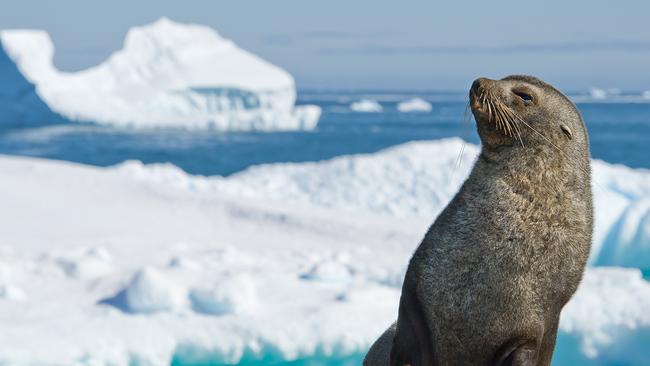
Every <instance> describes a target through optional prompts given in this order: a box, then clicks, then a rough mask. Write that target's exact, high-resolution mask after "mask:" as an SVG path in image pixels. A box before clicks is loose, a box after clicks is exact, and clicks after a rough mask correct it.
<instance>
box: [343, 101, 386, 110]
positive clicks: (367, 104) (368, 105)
mask: <svg viewBox="0 0 650 366" xmlns="http://www.w3.org/2000/svg"><path fill="white" fill-rule="evenodd" d="M383 109H384V108H383V107H382V106H381V104H379V103H378V102H377V101H374V100H371V99H362V100H360V101H358V102H354V103H352V104H350V110H352V111H353V112H365V113H377V112H381V111H382V110H383Z"/></svg>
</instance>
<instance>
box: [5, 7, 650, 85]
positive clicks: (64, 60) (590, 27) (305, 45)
mask: <svg viewBox="0 0 650 366" xmlns="http://www.w3.org/2000/svg"><path fill="white" fill-rule="evenodd" d="M0 3H2V9H3V11H2V12H0V29H11V28H38V29H45V30H47V31H48V32H49V33H50V36H51V37H52V39H53V41H54V44H55V47H56V53H55V56H54V62H55V65H56V66H57V67H59V68H60V69H62V70H66V71H75V70H80V69H83V68H86V67H89V66H92V65H95V64H98V63H100V62H102V60H104V59H106V58H107V57H108V56H109V55H110V54H111V53H112V52H114V51H116V50H118V49H119V48H120V47H121V45H122V43H123V41H124V36H125V34H126V32H127V31H128V29H129V28H130V27H132V26H135V25H142V24H146V23H149V22H152V21H154V20H156V19H158V18H159V17H161V16H167V17H169V18H171V19H173V20H176V21H181V22H191V23H200V24H206V25H209V26H211V27H213V28H215V29H216V30H217V31H218V32H219V33H220V34H221V35H222V36H225V37H227V38H230V39H232V40H233V41H235V43H237V44H238V45H239V46H240V47H242V48H244V49H246V50H249V51H251V52H253V53H255V54H257V55H259V56H261V57H263V58H264V59H266V60H268V61H270V62H272V63H274V64H276V65H278V66H281V67H283V68H284V69H286V70H287V71H289V72H290V73H291V74H292V75H293V76H294V77H295V79H296V83H297V85H298V87H299V88H302V89H382V90H464V89H466V88H467V87H468V86H469V85H470V84H471V81H472V80H473V79H475V78H476V77H479V76H486V77H490V78H500V77H503V76H506V75H509V74H520V73H524V74H532V75H535V76H538V77H541V78H542V79H544V80H546V81H548V82H550V83H552V84H554V85H556V86H559V87H560V88H562V89H565V90H571V91H576V90H584V89H588V88H591V87H600V88H621V89H623V90H630V91H641V90H649V89H650V26H649V25H648V24H649V23H648V17H649V15H650V1H644V0H636V1H630V0H619V1H616V2H614V1H601V0H594V1H566V0H564V1H556V0H546V1H511V0H503V1H493V2H487V1H445V2H439V1H433V0H428V1H424V0H423V1H415V0H401V1H385V0H374V1H366V0H348V1H340V0H330V1H318V2H316V1H299V0H294V1H289V0H274V1H263V0H258V1H248V0H238V1H219V0H211V1H192V0H184V1H170V0H129V1H124V0H111V1H106V0H102V1H91V0H57V1H48V0H40V1H36V0H20V1H8V0H0Z"/></svg>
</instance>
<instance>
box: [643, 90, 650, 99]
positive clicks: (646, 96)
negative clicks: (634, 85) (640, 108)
mask: <svg viewBox="0 0 650 366" xmlns="http://www.w3.org/2000/svg"><path fill="white" fill-rule="evenodd" d="M641 97H642V98H643V99H650V90H646V91H644V92H643V93H642V94H641Z"/></svg>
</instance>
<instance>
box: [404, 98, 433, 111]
mask: <svg viewBox="0 0 650 366" xmlns="http://www.w3.org/2000/svg"><path fill="white" fill-rule="evenodd" d="M397 110H398V111H400V112H404V113H408V112H431V103H429V102H427V101H426V100H424V99H422V98H413V99H410V100H407V101H404V102H400V103H398V104H397Z"/></svg>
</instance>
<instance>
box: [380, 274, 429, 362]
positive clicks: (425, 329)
mask: <svg viewBox="0 0 650 366" xmlns="http://www.w3.org/2000/svg"><path fill="white" fill-rule="evenodd" d="M410 282H411V281H409V280H408V277H407V279H405V280H404V286H403V288H402V297H401V298H400V303H399V315H398V317H397V327H396V329H395V339H394V341H393V349H392V350H391V354H390V364H391V365H392V366H404V365H410V366H431V365H434V352H433V341H432V337H431V331H430V330H429V323H428V321H427V318H426V316H425V313H424V309H423V308H422V305H421V304H420V301H419V300H418V298H417V295H416V292H415V288H414V286H410Z"/></svg>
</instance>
